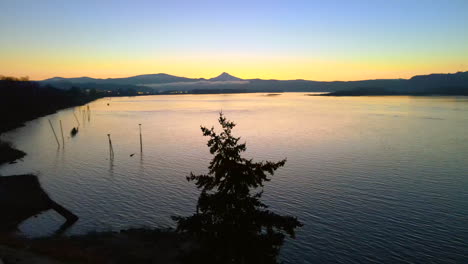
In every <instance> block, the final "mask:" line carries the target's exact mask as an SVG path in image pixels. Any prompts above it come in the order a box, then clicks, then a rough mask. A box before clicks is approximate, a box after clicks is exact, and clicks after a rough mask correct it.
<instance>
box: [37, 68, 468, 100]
mask: <svg viewBox="0 0 468 264" xmlns="http://www.w3.org/2000/svg"><path fill="white" fill-rule="evenodd" d="M40 83H42V84H49V85H52V86H55V87H57V88H63V89H68V88H70V87H72V86H77V87H81V88H96V89H102V90H115V89H130V88H131V89H135V90H140V91H151V92H168V91H187V92H194V93H197V92H215V91H219V92H222V91H223V90H232V91H237V92H339V91H351V90H363V89H364V90H370V91H386V92H391V93H402V94H405V93H435V94H438V93H441V94H444V93H445V91H450V93H455V94H460V93H461V94H467V93H468V71H467V72H457V73H453V74H451V73H448V74H429V75H418V76H414V77H412V78H410V79H376V80H362V81H332V82H323V81H308V80H263V79H241V78H238V77H235V76H232V75H230V74H228V73H226V72H223V73H222V74H221V75H219V76H217V77H214V78H211V79H205V78H186V77H178V76H173V75H169V74H164V73H158V74H146V75H137V76H132V77H127V78H107V79H96V78H90V77H80V78H62V77H54V78H50V79H46V80H43V81H40Z"/></svg>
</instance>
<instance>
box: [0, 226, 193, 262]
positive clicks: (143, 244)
mask: <svg viewBox="0 0 468 264" xmlns="http://www.w3.org/2000/svg"><path fill="white" fill-rule="evenodd" d="M195 246H196V245H195V244H194V243H193V241H192V239H191V238H190V237H188V236H187V235H184V234H178V233H176V232H174V230H171V229H167V230H158V229H129V230H122V231H119V232H100V233H89V234H86V235H81V236H71V237H66V236H54V237H47V238H36V239H27V238H22V237H19V236H17V235H13V234H3V235H0V259H3V261H4V262H5V264H10V263H25V264H29V263H41V264H56V263H83V264H84V263H86V264H128V263H135V264H140V263H141V264H146V263H154V264H178V263H183V261H184V260H183V258H182V256H184V255H186V254H187V252H189V251H190V250H192V248H193V247H195Z"/></svg>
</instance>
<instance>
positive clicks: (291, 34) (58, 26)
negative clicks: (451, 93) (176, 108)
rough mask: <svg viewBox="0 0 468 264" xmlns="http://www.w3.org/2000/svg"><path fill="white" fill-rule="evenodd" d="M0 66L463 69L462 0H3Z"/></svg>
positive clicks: (401, 72)
mask: <svg viewBox="0 0 468 264" xmlns="http://www.w3.org/2000/svg"><path fill="white" fill-rule="evenodd" d="M0 10H1V16H0V36H1V41H0V74H1V75H12V76H29V77H30V78H31V79H34V80H41V79H45V78H50V77H54V76H61V77H80V76H90V77H96V78H107V77H126V76H132V75H138V74H149V73H168V74H173V75H177V76H185V77H197V78H198V77H205V78H210V77H214V76H216V75H218V74H220V73H221V72H223V71H225V72H229V73H230V74H232V75H235V76H238V77H241V78H265V79H308V80H320V81H330V80H359V79H377V78H409V77H411V76H413V75H417V74H428V73H448V72H457V71H467V70H468V0H439V1H437V0H367V1H364V0H362V1H354V0H343V1H333V0H330V1H325V0H323V1H312V0H309V1H293V0H290V1H286V0H285V1H255V0H249V1H177V0H173V1H155V0H153V1H100V0H92V1H83V0H80V1H50V0H47V1H46V0H31V1H23V0H0Z"/></svg>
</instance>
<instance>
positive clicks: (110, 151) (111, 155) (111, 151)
mask: <svg viewBox="0 0 468 264" xmlns="http://www.w3.org/2000/svg"><path fill="white" fill-rule="evenodd" d="M107 137H108V138H109V157H110V158H111V159H113V158H114V148H113V147H112V140H111V138H110V134H107Z"/></svg>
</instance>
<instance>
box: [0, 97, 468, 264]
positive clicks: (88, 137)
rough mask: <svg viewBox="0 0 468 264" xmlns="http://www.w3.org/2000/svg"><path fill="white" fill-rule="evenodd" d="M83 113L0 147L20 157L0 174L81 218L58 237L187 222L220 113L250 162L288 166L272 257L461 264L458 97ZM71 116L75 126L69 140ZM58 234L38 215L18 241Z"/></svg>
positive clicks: (268, 190) (464, 174)
mask: <svg viewBox="0 0 468 264" xmlns="http://www.w3.org/2000/svg"><path fill="white" fill-rule="evenodd" d="M87 106H89V111H88V107H87ZM87 106H83V107H76V108H69V109H65V110H62V111H59V112H58V113H56V114H52V115H49V116H46V117H42V118H39V119H36V120H33V121H30V122H27V123H26V126H24V127H21V128H18V129H16V130H13V131H10V132H9V133H6V134H4V135H3V136H2V138H4V139H6V140H10V141H11V142H13V144H14V145H15V146H16V147H17V148H18V149H21V150H23V151H25V152H26V153H27V154H28V155H27V156H26V157H25V158H24V160H23V161H19V162H18V163H16V164H11V165H3V166H1V167H0V174H2V175H10V174H20V173H34V174H37V175H38V176H39V179H40V181H41V183H42V185H43V187H44V189H45V190H46V191H47V192H48V193H49V194H50V196H51V197H52V198H53V199H55V200H56V201H58V202H59V203H61V204H62V205H64V206H65V207H67V208H68V209H70V210H71V211H73V212H74V213H75V214H77V215H78V216H79V217H80V220H79V221H78V222H77V223H76V224H75V225H74V226H73V227H72V228H71V229H69V230H68V232H67V234H83V233H86V232H90V231H107V230H119V229H124V228H129V227H141V226H146V227H173V226H174V222H173V221H172V220H171V218H170V217H171V216H173V215H182V216H188V215H190V214H192V213H194V211H195V204H196V200H197V196H198V191H197V189H196V188H195V185H194V184H193V183H192V182H187V181H186V179H185V177H186V176H187V175H189V173H190V172H191V171H192V172H194V173H204V172H207V166H208V163H209V161H210V159H211V155H210V153H209V151H208V148H207V146H206V141H207V138H204V137H203V136H202V133H201V131H200V125H203V126H209V127H211V126H215V127H216V128H218V129H219V126H218V124H217V118H218V115H219V112H220V111H222V112H223V113H224V114H225V115H226V117H227V118H228V119H230V120H232V121H234V122H236V123H237V126H236V128H235V129H234V135H237V136H241V137H242V140H243V141H246V142H247V152H246V156H247V157H252V158H254V159H255V160H258V161H260V160H272V161H277V160H281V159H283V158H287V163H286V165H285V167H283V168H280V169H279V170H278V171H277V174H275V175H274V176H273V177H272V181H271V182H268V183H266V185H265V188H264V196H263V198H264V201H265V203H266V204H268V205H270V208H271V209H272V210H273V211H276V212H279V213H283V214H290V215H294V216H297V217H298V218H299V220H300V221H302V222H303V223H304V227H302V228H300V229H298V232H297V239H296V240H290V239H288V240H287V241H286V243H285V245H284V247H283V248H282V253H281V259H282V260H283V261H284V262H285V263H462V262H465V261H467V260H468V247H467V245H468V98H467V97H407V96H388V97H320V96H306V95H305V94H304V93H284V94H280V95H276V96H271V95H270V96H269V95H267V94H215V95H159V96H144V97H120V98H115V97H114V98H104V99H100V100H97V101H95V102H92V103H90V104H88V105H87ZM74 114H75V115H76V117H77V119H78V121H79V122H80V127H79V133H78V134H77V135H76V136H75V137H71V136H70V130H71V129H72V127H73V126H77V120H75V117H74ZM48 120H50V121H51V122H52V124H53V125H54V127H55V130H56V132H58V136H59V140H60V141H61V138H60V126H59V120H61V121H62V124H63V128H64V134H65V146H64V147H63V148H62V147H60V148H57V143H56V141H55V138H54V136H53V133H52V131H51V128H50V126H49V122H48ZM139 124H142V138H143V153H142V154H141V153H140V142H139ZM107 134H111V139H112V144H113V149H114V153H115V156H114V159H110V158H109V143H108V137H107ZM132 154H134V155H132ZM131 155H132V156H131ZM62 222H63V219H62V218H61V217H60V216H59V215H57V214H56V213H54V212H47V213H44V214H42V215H40V216H38V217H37V218H32V219H30V220H27V221H26V222H24V223H23V224H22V225H21V226H20V230H21V232H22V233H24V234H25V235H27V236H31V237H37V236H44V235H50V234H52V233H53V232H54V231H55V230H56V229H58V228H59V226H60V224H61V223H62ZM465 263H466V262H465Z"/></svg>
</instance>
